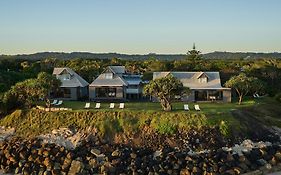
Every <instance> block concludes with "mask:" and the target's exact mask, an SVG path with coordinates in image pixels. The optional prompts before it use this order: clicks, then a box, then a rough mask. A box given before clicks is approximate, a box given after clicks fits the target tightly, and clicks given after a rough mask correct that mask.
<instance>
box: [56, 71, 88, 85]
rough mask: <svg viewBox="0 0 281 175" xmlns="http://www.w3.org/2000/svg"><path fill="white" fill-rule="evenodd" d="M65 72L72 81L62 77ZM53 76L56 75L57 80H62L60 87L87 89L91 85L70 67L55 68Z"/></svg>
mask: <svg viewBox="0 0 281 175" xmlns="http://www.w3.org/2000/svg"><path fill="white" fill-rule="evenodd" d="M64 70H65V71H66V72H67V73H68V74H69V75H70V79H64V78H62V77H61V75H62V73H63V72H64ZM53 75H56V77H57V79H59V80H61V83H62V84H61V86H60V87H85V86H88V85H89V83H88V82H87V81H86V80H84V79H83V78H82V77H80V76H79V75H78V74H77V73H76V72H74V71H73V70H72V69H70V68H68V67H63V68H54V71H53Z"/></svg>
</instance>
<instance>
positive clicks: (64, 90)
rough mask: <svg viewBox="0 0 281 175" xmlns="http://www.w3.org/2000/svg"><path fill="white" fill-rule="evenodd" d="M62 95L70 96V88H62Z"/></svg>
mask: <svg viewBox="0 0 281 175" xmlns="http://www.w3.org/2000/svg"><path fill="white" fill-rule="evenodd" d="M63 97H64V98H71V90H70V89H67V88H64V89H63Z"/></svg>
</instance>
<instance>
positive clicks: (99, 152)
mask: <svg viewBox="0 0 281 175" xmlns="http://www.w3.org/2000/svg"><path fill="white" fill-rule="evenodd" d="M91 153H92V154H93V155H95V156H99V155H100V154H101V151H100V150H98V149H91Z"/></svg>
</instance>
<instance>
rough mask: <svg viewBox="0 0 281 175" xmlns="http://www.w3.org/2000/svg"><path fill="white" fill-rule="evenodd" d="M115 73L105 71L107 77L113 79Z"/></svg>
mask: <svg viewBox="0 0 281 175" xmlns="http://www.w3.org/2000/svg"><path fill="white" fill-rule="evenodd" d="M112 78H113V73H105V79H112Z"/></svg>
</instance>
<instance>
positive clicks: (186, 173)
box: [180, 169, 190, 175]
mask: <svg viewBox="0 0 281 175" xmlns="http://www.w3.org/2000/svg"><path fill="white" fill-rule="evenodd" d="M180 175H190V172H189V171H188V170H187V169H182V170H181V171H180Z"/></svg>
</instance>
